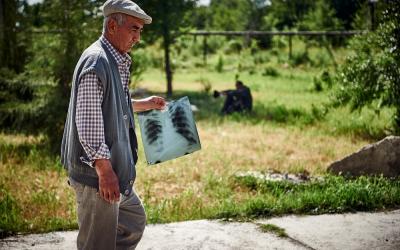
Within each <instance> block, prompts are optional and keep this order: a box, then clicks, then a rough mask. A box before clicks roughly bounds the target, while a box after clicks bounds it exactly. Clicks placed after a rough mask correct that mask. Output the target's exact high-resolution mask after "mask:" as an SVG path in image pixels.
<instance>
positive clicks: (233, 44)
mask: <svg viewBox="0 0 400 250" xmlns="http://www.w3.org/2000/svg"><path fill="white" fill-rule="evenodd" d="M242 49H243V44H242V42H240V41H238V40H230V41H229V42H228V44H227V47H226V48H225V52H226V53H228V54H232V53H240V52H241V51H242Z"/></svg>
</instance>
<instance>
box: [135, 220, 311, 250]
mask: <svg viewBox="0 0 400 250" xmlns="http://www.w3.org/2000/svg"><path fill="white" fill-rule="evenodd" d="M137 249H139V250H144V249H146V250H175V249H176V250H180V249H207V250H212V249H215V250H225V249H226V250H228V249H229V250H230V249H237V250H247V249H248V250H253V249H254V250H257V249H260V250H261V249H263V250H267V249H305V248H303V247H302V246H300V245H298V244H296V243H295V242H292V241H290V240H289V239H284V238H278V237H277V236H275V235H273V234H269V233H263V232H261V231H260V230H259V229H258V226H257V225H255V224H253V223H237V222H234V223H221V222H216V221H207V220H199V221H186V222H180V223H171V224H165V225H150V226H148V228H147V229H146V231H145V234H144V235H143V239H142V241H141V242H140V243H139V245H138V248H137Z"/></svg>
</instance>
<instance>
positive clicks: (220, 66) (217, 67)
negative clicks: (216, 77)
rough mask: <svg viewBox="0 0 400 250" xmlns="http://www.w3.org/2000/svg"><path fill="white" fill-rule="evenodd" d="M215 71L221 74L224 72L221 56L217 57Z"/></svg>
mask: <svg viewBox="0 0 400 250" xmlns="http://www.w3.org/2000/svg"><path fill="white" fill-rule="evenodd" d="M215 70H216V71H217V72H218V73H221V72H222V71H223V70H224V58H223V57H222V55H219V56H218V62H217V65H215Z"/></svg>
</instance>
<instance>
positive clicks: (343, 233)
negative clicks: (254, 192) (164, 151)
mask: <svg viewBox="0 0 400 250" xmlns="http://www.w3.org/2000/svg"><path fill="white" fill-rule="evenodd" d="M256 223H262V224H268V223H269V224H274V225H276V226H279V227H281V228H284V229H285V231H286V233H287V234H288V235H289V237H288V238H279V237H277V236H275V235H274V234H271V233H263V232H261V231H260V230H259V227H258V225H256ZM76 236H77V231H69V232H53V233H49V234H32V235H20V236H15V237H9V238H6V239H2V240H0V249H4V250H13V249H18V250H20V249H32V250H47V249H48V250H50V249H51V250H67V249H68V250H69V249H76ZM137 249H138V250H152V249H154V250H172V249H173V250H180V249H207V250H211V249H218V250H225V249H226V250H228V249H229V250H231V249H238V250H239V249H240V250H242V249H243V250H247V249H248V250H250V249H251V250H258V249H263V250H264V249H329V250H330V249H340V250H342V249H346V250H347V249H350V250H352V249H363V250H364V249H384V250H386V249H388V250H389V249H390V250H391V249H397V250H398V249H400V210H395V211H391V212H386V213H384V212H381V213H354V214H340V215H337V214H334V215H318V216H285V217H281V218H272V219H265V220H258V221H256V222H255V223H238V222H230V223H224V222H219V221H208V220H198V221H185V222H178V223H170V224H156V225H148V226H147V227H146V230H145V233H144V235H143V239H142V241H141V242H140V243H139V245H138V247H137Z"/></svg>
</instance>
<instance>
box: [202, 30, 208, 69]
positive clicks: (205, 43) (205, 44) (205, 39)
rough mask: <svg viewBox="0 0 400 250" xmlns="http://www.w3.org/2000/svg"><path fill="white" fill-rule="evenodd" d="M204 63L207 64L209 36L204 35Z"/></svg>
mask: <svg viewBox="0 0 400 250" xmlns="http://www.w3.org/2000/svg"><path fill="white" fill-rule="evenodd" d="M203 64H204V66H206V65H207V36H204V39H203Z"/></svg>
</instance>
